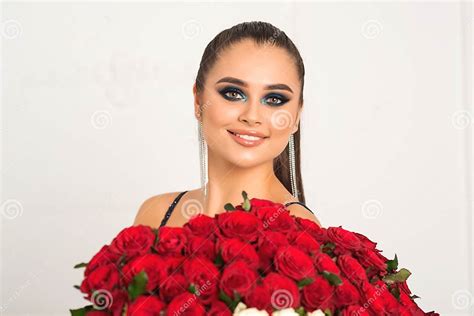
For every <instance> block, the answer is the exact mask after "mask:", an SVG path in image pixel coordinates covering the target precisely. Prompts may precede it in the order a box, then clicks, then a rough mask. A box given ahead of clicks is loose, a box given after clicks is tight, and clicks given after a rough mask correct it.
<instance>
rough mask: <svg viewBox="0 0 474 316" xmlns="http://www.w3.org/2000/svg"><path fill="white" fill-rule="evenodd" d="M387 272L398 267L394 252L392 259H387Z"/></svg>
mask: <svg viewBox="0 0 474 316" xmlns="http://www.w3.org/2000/svg"><path fill="white" fill-rule="evenodd" d="M386 264H387V272H392V271H396V270H397V269H398V258H397V254H395V258H394V259H393V260H387V262H386Z"/></svg>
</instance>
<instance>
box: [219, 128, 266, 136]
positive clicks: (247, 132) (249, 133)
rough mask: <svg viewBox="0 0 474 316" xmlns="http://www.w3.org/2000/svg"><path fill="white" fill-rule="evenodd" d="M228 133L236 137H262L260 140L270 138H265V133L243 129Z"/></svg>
mask: <svg viewBox="0 0 474 316" xmlns="http://www.w3.org/2000/svg"><path fill="white" fill-rule="evenodd" d="M227 131H228V132H229V133H231V134H234V135H247V136H253V137H260V138H268V136H265V135H264V134H263V133H261V132H258V131H252V130H242V129H229V130H227Z"/></svg>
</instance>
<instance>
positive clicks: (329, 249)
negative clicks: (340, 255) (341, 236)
mask: <svg viewBox="0 0 474 316" xmlns="http://www.w3.org/2000/svg"><path fill="white" fill-rule="evenodd" d="M334 248H336V244H334V243H332V242H327V243H325V244H322V245H321V246H320V247H319V249H320V250H321V252H323V253H325V254H327V255H330V256H332V255H333V250H334Z"/></svg>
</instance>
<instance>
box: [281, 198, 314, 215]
mask: <svg viewBox="0 0 474 316" xmlns="http://www.w3.org/2000/svg"><path fill="white" fill-rule="evenodd" d="M291 204H299V205H301V206H304V207H305V208H306V209H307V210H308V211H310V212H311V213H312V214H314V212H313V211H312V210H310V209H309V207H307V206H306V205H304V204H303V203H301V202H300V201H294V202H288V203H286V204H285V207H286V206H288V205H291Z"/></svg>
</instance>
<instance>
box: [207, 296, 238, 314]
mask: <svg viewBox="0 0 474 316" xmlns="http://www.w3.org/2000/svg"><path fill="white" fill-rule="evenodd" d="M207 316H232V313H231V311H230V309H229V307H227V305H226V304H225V303H224V302H222V301H219V300H214V301H213V302H212V303H211V307H210V308H209V311H208V312H207Z"/></svg>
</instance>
